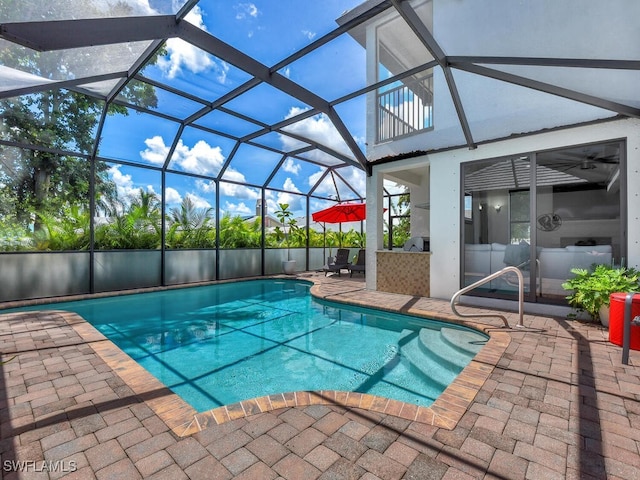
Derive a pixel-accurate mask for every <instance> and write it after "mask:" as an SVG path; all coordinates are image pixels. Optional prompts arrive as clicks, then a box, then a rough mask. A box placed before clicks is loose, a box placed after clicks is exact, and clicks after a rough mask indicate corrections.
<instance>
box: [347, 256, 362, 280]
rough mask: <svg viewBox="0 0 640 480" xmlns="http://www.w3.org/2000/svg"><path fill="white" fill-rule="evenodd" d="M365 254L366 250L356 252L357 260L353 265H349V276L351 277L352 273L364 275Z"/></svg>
mask: <svg viewBox="0 0 640 480" xmlns="http://www.w3.org/2000/svg"><path fill="white" fill-rule="evenodd" d="M365 252H366V250H364V249H361V250H360V251H359V252H358V260H356V263H354V264H353V265H349V267H348V268H349V276H350V277H353V272H362V274H363V275H365V271H364V264H365Z"/></svg>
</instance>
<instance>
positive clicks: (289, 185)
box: [282, 177, 301, 193]
mask: <svg viewBox="0 0 640 480" xmlns="http://www.w3.org/2000/svg"><path fill="white" fill-rule="evenodd" d="M282 189H283V190H286V191H288V192H296V193H301V192H300V190H298V187H296V185H295V184H294V183H293V180H291V179H290V178H289V177H287V179H286V180H285V181H284V185H282Z"/></svg>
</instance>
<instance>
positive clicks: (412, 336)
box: [399, 330, 460, 390]
mask: <svg viewBox="0 0 640 480" xmlns="http://www.w3.org/2000/svg"><path fill="white" fill-rule="evenodd" d="M399 344H400V355H401V357H402V358H404V359H406V361H407V363H408V364H409V367H410V368H412V369H417V370H418V371H419V372H420V373H421V374H422V375H425V376H426V377H429V378H430V380H431V382H433V383H434V384H436V385H438V386H439V387H441V389H443V390H444V389H445V388H446V387H447V386H448V385H449V384H450V383H451V380H452V379H453V378H454V377H455V375H456V374H457V373H458V372H459V371H460V369H457V370H451V369H450V368H448V367H447V366H445V367H444V368H443V365H442V364H439V363H438V360H437V358H435V357H433V356H430V355H426V354H425V352H424V350H423V347H422V346H421V344H422V342H421V341H420V336H419V333H418V332H416V331H415V330H404V331H403V332H402V334H401V336H400V340H399Z"/></svg>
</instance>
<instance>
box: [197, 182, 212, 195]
mask: <svg viewBox="0 0 640 480" xmlns="http://www.w3.org/2000/svg"><path fill="white" fill-rule="evenodd" d="M196 188H197V189H198V190H200V191H201V192H204V193H216V183H215V182H213V181H207V180H202V179H198V180H196Z"/></svg>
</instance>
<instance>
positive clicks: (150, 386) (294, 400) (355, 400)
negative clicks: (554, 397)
mask: <svg viewBox="0 0 640 480" xmlns="http://www.w3.org/2000/svg"><path fill="white" fill-rule="evenodd" d="M262 278H264V277H262ZM297 280H298V281H300V280H303V279H302V278H299V279H297ZM304 280H307V279H306V278H305V279H304ZM311 282H312V283H313V285H312V287H311V295H312V296H314V297H315V298H319V299H324V300H329V301H332V302H336V303H342V304H346V305H356V306H362V307H367V308H374V309H378V310H384V311H389V312H394V313H407V314H410V315H414V316H418V317H423V318H432V319H436V320H442V321H445V322H448V323H453V324H457V325H463V326H466V327H470V328H472V329H475V330H478V331H481V332H483V333H485V334H487V335H488V337H489V340H488V342H487V343H486V345H485V346H484V347H483V348H482V349H481V350H480V352H478V354H476V356H475V357H474V358H473V359H472V360H471V362H470V363H469V364H468V365H467V366H466V367H465V368H464V369H463V370H462V372H461V373H460V374H458V376H457V377H456V378H455V379H454V381H453V382H452V383H451V384H450V385H449V386H448V387H447V388H446V389H445V390H444V392H442V394H440V396H439V397H438V398H437V399H436V400H435V401H434V402H433V403H432V404H431V405H430V406H428V407H425V406H420V405H416V404H411V403H407V402H401V401H398V400H392V399H388V398H385V397H379V396H375V395H370V394H365V393H358V392H348V391H339V390H320V391H297V392H286V393H279V394H274V395H265V396H261V397H257V398H252V399H247V400H243V401H240V402H237V403H233V404H230V405H225V406H221V407H217V408H214V409H211V410H207V411H205V412H197V411H196V410H195V409H194V408H193V407H191V406H190V405H189V404H187V402H185V401H184V400H183V399H182V398H180V397H179V396H178V395H177V394H175V393H173V392H172V391H171V390H170V389H169V388H168V387H166V386H165V385H164V384H163V383H161V382H160V381H159V380H158V379H157V378H156V377H154V376H153V375H152V374H151V373H149V372H148V371H147V370H146V369H144V368H143V367H142V366H140V365H139V364H138V363H137V362H135V361H134V360H133V359H132V358H131V357H130V356H129V355H127V354H126V353H125V352H124V351H122V350H121V349H120V348H118V347H117V346H116V345H115V344H114V343H113V342H111V341H110V340H108V339H107V338H106V337H105V336H104V335H103V334H102V333H100V332H99V331H98V330H97V329H96V328H95V327H93V325H91V324H90V323H89V322H87V321H86V320H84V319H83V318H82V317H81V316H79V315H77V314H75V313H72V312H67V311H59V310H54V311H55V313H57V314H59V315H60V316H61V317H62V318H63V319H64V320H65V322H66V323H67V325H69V326H70V327H71V328H73V329H74V331H75V332H76V334H77V335H78V336H80V338H81V339H82V340H83V341H85V342H86V343H87V344H88V345H89V346H90V347H91V348H92V349H93V350H94V351H95V353H96V354H97V355H98V357H100V358H101V359H102V360H103V361H104V362H105V363H106V364H107V365H108V366H109V368H111V369H112V370H113V371H114V372H115V373H116V374H117V375H118V376H119V377H120V378H121V379H122V380H123V381H124V382H125V383H126V384H127V385H128V386H129V387H130V388H131V389H132V390H133V392H134V393H135V394H136V395H137V396H138V397H139V398H140V399H141V400H143V401H144V402H145V403H146V404H147V405H148V406H149V408H151V409H152V410H153V412H154V413H155V414H156V415H157V416H158V417H160V419H161V420H162V421H164V422H165V423H166V424H167V426H168V427H169V428H170V429H171V430H172V432H173V433H174V434H176V435H177V436H178V437H185V436H189V435H192V434H194V433H197V432H200V431H202V430H204V429H206V428H208V427H210V426H213V425H219V424H222V423H225V422H228V421H230V420H234V419H238V418H243V417H247V416H251V415H256V414H260V413H264V412H268V411H272V410H278V409H281V408H286V407H303V406H309V405H333V406H340V407H345V408H360V409H364V410H370V411H373V412H378V413H383V414H387V415H394V416H397V417H400V418H403V419H406V420H411V421H413V422H418V423H424V424H428V425H432V426H436V427H440V428H444V429H447V430H452V429H453V428H455V426H456V425H457V423H458V422H459V421H460V419H461V418H462V416H463V415H464V413H465V412H466V411H467V409H468V408H469V406H470V405H471V403H472V402H473V400H474V398H475V396H476V394H477V393H478V391H479V390H480V388H481V387H482V386H483V385H484V383H485V381H486V380H487V379H488V378H489V376H490V375H491V373H492V372H493V370H494V368H495V367H496V366H497V364H498V362H499V360H500V358H501V357H502V355H503V354H504V352H505V351H506V349H507V347H508V346H509V343H510V342H511V336H510V335H509V333H508V332H509V330H507V329H504V328H498V327H495V326H492V325H488V324H481V323H477V322H473V321H468V320H463V319H460V318H458V317H454V316H453V315H446V314H443V313H442V312H435V311H427V310H422V309H419V308H415V307H412V308H409V309H406V310H404V309H403V310H402V311H400V309H397V308H390V307H387V308H385V307H380V306H376V305H371V304H370V303H367V302H366V295H363V296H361V297H359V299H352V298H350V299H345V298H339V297H338V298H336V296H334V295H332V294H324V293H323V292H322V291H321V284H320V282H318V281H316V280H315V279H312V280H311ZM86 297H89V298H90V297H92V296H86ZM76 299H77V297H76ZM1 313H2V311H1V310H0V314H1Z"/></svg>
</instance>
